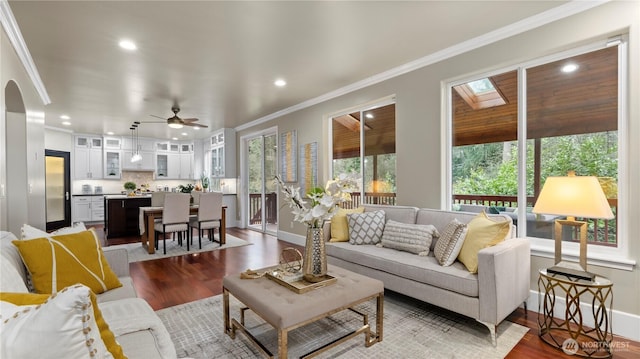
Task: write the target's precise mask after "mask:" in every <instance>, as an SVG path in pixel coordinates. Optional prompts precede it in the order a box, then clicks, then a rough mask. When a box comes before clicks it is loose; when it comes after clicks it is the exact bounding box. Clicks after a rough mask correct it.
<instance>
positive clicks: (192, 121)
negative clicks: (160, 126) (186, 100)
mask: <svg viewBox="0 0 640 359" xmlns="http://www.w3.org/2000/svg"><path fill="white" fill-rule="evenodd" d="M171 112H173V117H169V118H167V119H166V121H167V125H169V127H171V128H182V127H183V126H191V127H204V128H206V127H208V126H207V125H203V124H200V123H197V122H198V121H199V120H198V119H197V118H180V117H178V112H180V107H178V106H177V105H173V106H172V107H171ZM149 116H151V117H156V118H161V119H164V117H160V116H156V115H149ZM148 123H151V122H148Z"/></svg>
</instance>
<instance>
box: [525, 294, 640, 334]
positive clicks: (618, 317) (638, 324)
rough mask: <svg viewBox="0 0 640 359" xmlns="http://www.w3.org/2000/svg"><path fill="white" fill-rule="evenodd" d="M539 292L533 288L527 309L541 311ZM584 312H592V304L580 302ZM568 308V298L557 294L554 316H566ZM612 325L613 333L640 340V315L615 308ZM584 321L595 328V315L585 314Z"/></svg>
mask: <svg viewBox="0 0 640 359" xmlns="http://www.w3.org/2000/svg"><path fill="white" fill-rule="evenodd" d="M539 294H540V293H539V292H537V291H534V290H531V291H530V294H529V299H528V300H527V309H528V310H532V311H534V312H537V313H539V312H540V310H539V307H538V303H539V300H538V298H540V296H539ZM580 307H581V309H582V313H591V305H589V303H584V302H581V303H580ZM565 309H566V300H565V298H564V297H558V296H556V303H555V306H554V308H553V310H554V316H555V317H558V318H561V317H564V313H565ZM611 316H612V319H611V325H612V327H613V334H615V335H617V336H620V337H624V338H627V339H631V340H633V341H640V316H639V315H636V314H631V313H627V312H622V311H619V310H615V309H613V310H612V311H611ZM582 319H583V321H584V324H585V325H586V326H589V327H592V328H593V326H594V325H593V317H592V316H590V315H584V316H583V318H582Z"/></svg>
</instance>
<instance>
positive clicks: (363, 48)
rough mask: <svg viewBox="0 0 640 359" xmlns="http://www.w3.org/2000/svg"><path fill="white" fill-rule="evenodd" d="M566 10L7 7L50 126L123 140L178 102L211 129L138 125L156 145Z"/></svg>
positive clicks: (510, 5)
mask: <svg viewBox="0 0 640 359" xmlns="http://www.w3.org/2000/svg"><path fill="white" fill-rule="evenodd" d="M563 3H564V2H563V1H509V2H507V1H494V2H487V1H468V2H461V1H414V2H398V1H380V2H332V1H317V2H316V1H305V2H268V1H267V2H265V1H258V2H244V1H233V2H231V1H230V2H222V1H216V2H214V1H195V2H185V1H157V2H156V1H127V2H124V1H90V2H88V1H42V2H41V1H10V2H9V4H10V6H11V9H12V11H13V14H14V16H15V18H16V20H17V23H18V26H19V27H20V30H21V32H22V35H23V37H24V39H25V42H26V44H27V47H28V48H29V51H30V53H31V56H32V57H33V60H34V62H35V65H36V67H37V69H38V71H39V73H40V77H41V78H42V81H43V82H44V85H45V87H46V89H47V92H48V94H49V96H50V98H51V101H52V103H51V104H49V105H47V106H46V107H45V111H46V113H45V119H46V125H48V126H53V127H61V128H62V127H64V126H62V125H61V122H62V120H61V119H60V115H62V114H67V115H69V116H70V117H71V120H70V121H71V122H72V125H71V126H70V128H71V129H72V130H73V131H75V132H79V133H97V134H100V133H107V132H108V131H113V132H115V133H116V134H121V135H128V134H130V131H129V127H130V125H131V123H132V122H133V121H142V122H144V121H154V120H157V119H155V118H153V117H151V116H150V115H152V114H153V115H157V116H163V117H170V115H172V114H171V111H170V108H171V105H172V104H173V102H174V100H177V101H178V102H179V105H180V107H181V108H182V111H181V112H180V116H181V117H183V118H184V117H197V118H199V119H200V120H201V122H202V123H204V124H207V125H208V126H209V129H207V130H205V129H201V130H199V131H195V130H193V129H191V128H186V130H187V131H186V133H187V134H188V136H186V137H182V136H180V133H181V132H185V131H184V130H171V129H169V128H168V127H167V126H166V125H164V124H160V123H156V124H143V125H141V127H140V136H150V137H157V138H171V137H174V136H175V137H181V138H194V137H195V138H200V137H204V136H205V135H206V133H208V132H211V131H212V130H216V129H219V128H223V127H236V126H239V125H242V124H245V123H247V122H251V121H254V120H257V119H260V118H262V117H264V116H267V115H270V114H273V113H275V112H277V111H281V110H283V109H286V108H289V107H291V106H294V105H296V104H299V103H301V102H303V101H306V100H309V99H313V98H316V97H318V96H321V95H324V94H326V93H328V92H330V91H334V90H336V89H339V88H343V87H345V86H347V85H350V84H353V83H355V82H357V81H361V80H363V79H366V78H368V77H371V76H374V75H376V74H379V73H381V72H384V71H387V70H390V69H392V68H395V67H397V66H400V65H403V64H406V63H408V62H410V61H412V60H416V59H419V58H422V57H425V56H428V55H429V54H432V53H435V52H437V51H439V50H442V49H445V48H448V47H450V46H453V45H455V44H458V43H461V42H463V41H466V40H469V39H472V38H474V37H477V36H479V35H482V34H485V33H487V32H490V31H493V30H496V29H499V28H501V27H504V26H506V25H509V24H512V23H514V22H517V21H520V20H522V19H525V18H528V17H530V16H532V15H535V14H538V13H540V12H543V11H545V10H548V9H550V8H552V7H555V6H559V5H562V4H563ZM122 38H129V39H131V40H133V41H135V42H136V44H137V46H138V50H137V51H134V52H126V51H123V50H122V49H120V48H119V47H118V41H119V40H120V39H122ZM276 78H284V79H286V81H287V82H288V85H287V86H286V87H284V88H277V87H275V86H274V85H273V82H274V80H275V79H276Z"/></svg>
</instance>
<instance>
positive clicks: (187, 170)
mask: <svg viewBox="0 0 640 359" xmlns="http://www.w3.org/2000/svg"><path fill="white" fill-rule="evenodd" d="M180 179H193V153H181V154H180Z"/></svg>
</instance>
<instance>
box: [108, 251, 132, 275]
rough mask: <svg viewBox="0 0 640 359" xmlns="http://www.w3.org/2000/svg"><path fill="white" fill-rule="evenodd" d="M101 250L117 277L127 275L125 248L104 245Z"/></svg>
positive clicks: (127, 265)
mask: <svg viewBox="0 0 640 359" xmlns="http://www.w3.org/2000/svg"><path fill="white" fill-rule="evenodd" d="M102 251H103V252H104V256H105V258H106V259H107V262H109V266H111V269H112V270H113V272H114V273H115V274H116V275H117V276H118V277H129V254H128V253H127V250H126V249H125V248H122V247H120V248H115V247H104V248H102Z"/></svg>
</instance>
